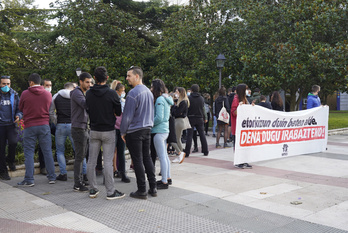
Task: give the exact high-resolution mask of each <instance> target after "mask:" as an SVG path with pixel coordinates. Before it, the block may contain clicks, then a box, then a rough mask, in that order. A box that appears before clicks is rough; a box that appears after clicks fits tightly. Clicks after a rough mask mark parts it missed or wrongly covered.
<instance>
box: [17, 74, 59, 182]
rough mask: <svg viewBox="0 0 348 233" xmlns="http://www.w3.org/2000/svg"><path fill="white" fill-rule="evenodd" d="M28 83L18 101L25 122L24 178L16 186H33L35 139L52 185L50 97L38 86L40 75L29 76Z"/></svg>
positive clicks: (53, 177) (54, 177)
mask: <svg viewBox="0 0 348 233" xmlns="http://www.w3.org/2000/svg"><path fill="white" fill-rule="evenodd" d="M28 81H29V86H30V87H29V88H28V90H25V91H23V93H22V95H21V98H20V101H19V110H20V111H22V112H23V119H24V122H25V123H24V133H23V148H24V157H25V177H24V180H23V181H22V182H19V183H18V185H19V186H34V152H35V145H36V140H37V139H38V140H39V144H40V147H41V149H42V152H43V155H44V157H45V165H46V170H47V178H48V180H49V184H54V183H55V182H56V174H54V161H53V156H52V139H51V130H50V127H49V125H48V122H49V108H50V105H51V102H52V96H51V94H50V93H49V92H48V91H46V90H45V89H44V88H43V86H40V82H41V78H40V75H38V74H36V73H34V74H31V75H30V76H29V79H28Z"/></svg>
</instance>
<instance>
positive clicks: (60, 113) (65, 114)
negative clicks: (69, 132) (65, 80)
mask: <svg viewBox="0 0 348 233" xmlns="http://www.w3.org/2000/svg"><path fill="white" fill-rule="evenodd" d="M70 92H71V90H67V89H62V90H60V91H58V93H56V94H55V95H54V96H53V97H52V104H51V107H50V120H51V122H53V123H54V124H57V123H58V124H59V123H67V124H68V123H71V102H70Z"/></svg>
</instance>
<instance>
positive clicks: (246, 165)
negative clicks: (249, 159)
mask: <svg viewBox="0 0 348 233" xmlns="http://www.w3.org/2000/svg"><path fill="white" fill-rule="evenodd" d="M243 167H244V168H245V169H252V168H253V166H251V165H250V164H249V163H244V164H243Z"/></svg>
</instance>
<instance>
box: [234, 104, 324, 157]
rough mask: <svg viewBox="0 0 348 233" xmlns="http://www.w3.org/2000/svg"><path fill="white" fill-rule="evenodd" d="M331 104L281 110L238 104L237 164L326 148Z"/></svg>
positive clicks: (314, 151) (235, 154)
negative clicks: (304, 108) (305, 108)
mask: <svg viewBox="0 0 348 233" xmlns="http://www.w3.org/2000/svg"><path fill="white" fill-rule="evenodd" d="M328 118H329V107H328V106H321V107H317V108H313V109H309V110H303V111H295V112H280V111H275V110H270V109H267V108H264V107H261V106H257V105H256V106H251V105H241V106H239V107H238V114H237V124H236V145H235V153H234V164H241V163H250V162H258V161H264V160H269V159H277V158H283V157H288V156H294V155H301V154H309V153H317V152H322V151H325V150H326V146H327V135H328Z"/></svg>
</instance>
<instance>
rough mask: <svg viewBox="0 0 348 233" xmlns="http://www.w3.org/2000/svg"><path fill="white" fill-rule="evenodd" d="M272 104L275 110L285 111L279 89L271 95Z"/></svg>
mask: <svg viewBox="0 0 348 233" xmlns="http://www.w3.org/2000/svg"><path fill="white" fill-rule="evenodd" d="M271 105H272V109H273V110H277V111H284V106H283V99H282V97H281V96H280V94H279V92H278V91H274V92H273V93H272V96H271Z"/></svg>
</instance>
